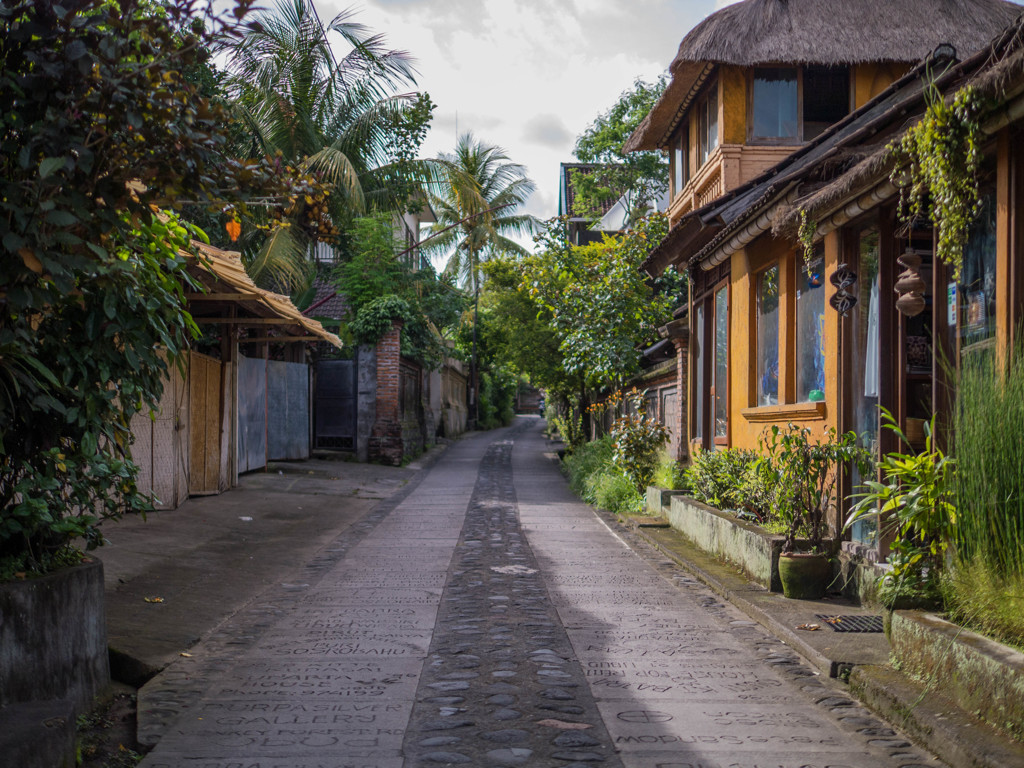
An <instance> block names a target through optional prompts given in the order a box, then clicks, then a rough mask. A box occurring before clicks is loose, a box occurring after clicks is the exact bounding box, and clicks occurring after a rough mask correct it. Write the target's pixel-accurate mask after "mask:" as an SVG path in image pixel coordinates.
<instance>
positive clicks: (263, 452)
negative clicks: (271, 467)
mask: <svg viewBox="0 0 1024 768" xmlns="http://www.w3.org/2000/svg"><path fill="white" fill-rule="evenodd" d="M265 466H267V361H266V360H260V359H258V358H257V359H253V358H249V357H241V356H240V357H239V358H238V471H239V472H240V473H241V472H249V471H251V470H253V469H260V468H261V467H265Z"/></svg>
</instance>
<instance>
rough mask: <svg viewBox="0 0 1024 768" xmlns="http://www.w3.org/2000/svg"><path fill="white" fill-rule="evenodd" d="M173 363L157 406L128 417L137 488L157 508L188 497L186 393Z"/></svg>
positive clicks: (164, 507) (173, 504) (174, 504)
mask: <svg viewBox="0 0 1024 768" xmlns="http://www.w3.org/2000/svg"><path fill="white" fill-rule="evenodd" d="M186 393H187V387H186V385H185V380H184V378H182V375H181V372H180V371H179V370H178V367H177V366H176V365H171V366H169V369H168V379H167V380H166V381H165V382H164V393H163V396H162V398H161V399H160V409H159V411H157V412H156V413H153V414H151V413H150V412H149V411H148V410H143V411H142V412H141V413H137V414H135V416H134V417H132V423H131V431H132V435H133V436H134V438H135V442H134V444H133V445H132V447H131V455H132V460H133V461H134V462H135V464H136V465H138V467H139V477H138V485H139V490H140V491H144V492H152V494H153V495H154V496H155V497H156V504H155V506H156V508H157V509H174V508H176V507H177V506H178V505H179V504H181V503H182V502H183V501H184V500H185V499H186V498H187V497H188V466H187V457H186V455H185V452H186V450H187V448H188V405H189V404H188V396H187V394H186Z"/></svg>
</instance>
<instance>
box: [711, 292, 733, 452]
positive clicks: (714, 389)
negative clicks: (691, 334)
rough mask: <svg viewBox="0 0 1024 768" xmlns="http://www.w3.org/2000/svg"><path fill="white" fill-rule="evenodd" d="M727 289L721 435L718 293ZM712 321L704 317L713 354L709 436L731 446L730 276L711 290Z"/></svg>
mask: <svg viewBox="0 0 1024 768" xmlns="http://www.w3.org/2000/svg"><path fill="white" fill-rule="evenodd" d="M723 289H724V290H725V382H724V385H723V387H724V389H725V434H724V435H719V434H718V429H717V418H716V413H717V411H716V408H715V406H716V402H715V399H716V397H717V394H718V392H719V385H720V382H719V381H718V365H717V363H718V345H717V344H716V343H715V342H716V341H717V339H718V305H717V302H718V294H719V293H721V292H722V290H723ZM711 308H712V314H711V322H710V323H709V322H708V318H707V317H705V318H704V323H705V326H706V327H707V328H708V329H709V332H705V337H706V338H707V339H709V340H710V342H711V343H710V344H709V346H710V348H711V355H710V356H709V357H707V358H705V359H708V360H710V364H711V366H710V367H711V376H710V381H709V383H710V386H709V387H708V388H707V390H708V406H709V407H708V417H709V418H708V426H709V427H710V430H709V432H710V434H709V437H710V438H711V444H712V445H715V446H723V447H728V446H729V432H730V430H729V421H730V419H729V405H730V403H729V379H730V376H729V355H730V353H731V352H732V327H731V322H730V320H731V318H732V287H731V280H729V279H728V278H727V279H725V280H722V281H720V282H718V283H716V284H715V286H714V288H712V290H711Z"/></svg>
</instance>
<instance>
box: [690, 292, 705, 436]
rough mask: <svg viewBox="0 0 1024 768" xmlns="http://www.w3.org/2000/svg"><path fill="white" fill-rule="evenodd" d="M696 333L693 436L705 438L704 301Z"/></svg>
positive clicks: (695, 327)
mask: <svg viewBox="0 0 1024 768" xmlns="http://www.w3.org/2000/svg"><path fill="white" fill-rule="evenodd" d="M695 309H696V312H695V317H694V329H693V330H694V333H693V335H692V336H691V337H690V338H691V340H692V342H693V343H694V344H695V349H694V356H693V367H694V371H693V373H694V381H695V383H696V386H695V387H694V404H695V409H694V411H695V412H694V425H693V436H694V437H695V438H703V437H704V397H705V395H706V392H707V384H706V383H705V382H704V300H703V299H701V300H700V302H699V303H698V304H697V305H696V307H695Z"/></svg>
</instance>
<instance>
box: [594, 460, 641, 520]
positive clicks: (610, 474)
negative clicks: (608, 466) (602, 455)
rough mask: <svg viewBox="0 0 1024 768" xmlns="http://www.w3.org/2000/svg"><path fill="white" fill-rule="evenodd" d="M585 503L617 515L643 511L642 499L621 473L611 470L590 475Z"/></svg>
mask: <svg viewBox="0 0 1024 768" xmlns="http://www.w3.org/2000/svg"><path fill="white" fill-rule="evenodd" d="M588 486H589V492H588V494H587V496H588V497H589V498H588V499H586V501H589V502H590V503H591V504H596V505H597V506H599V507H601V509H607V510H608V511H609V512H614V513H616V514H618V515H629V514H637V513H639V512H640V511H642V510H643V505H644V498H643V496H641V495H640V493H639V492H638V491H637V490H636V488H635V487H634V485H633V483H632V482H631V481H630V480H629V478H627V477H626V476H625V475H623V474H622V473H621V472H618V471H615V470H611V471H607V470H606V471H604V472H599V473H598V474H596V475H592V476H591V478H590V481H589V482H588Z"/></svg>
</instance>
